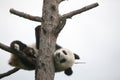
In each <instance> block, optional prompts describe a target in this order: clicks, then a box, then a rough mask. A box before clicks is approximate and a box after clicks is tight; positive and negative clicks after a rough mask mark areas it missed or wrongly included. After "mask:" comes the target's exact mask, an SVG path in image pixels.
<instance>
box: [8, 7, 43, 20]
mask: <svg viewBox="0 0 120 80" xmlns="http://www.w3.org/2000/svg"><path fill="white" fill-rule="evenodd" d="M10 13H12V14H14V15H17V16H20V17H23V18H26V19H29V20H32V21H37V22H42V18H41V17H38V16H32V15H30V14H26V13H24V12H20V11H17V10H14V9H10Z"/></svg>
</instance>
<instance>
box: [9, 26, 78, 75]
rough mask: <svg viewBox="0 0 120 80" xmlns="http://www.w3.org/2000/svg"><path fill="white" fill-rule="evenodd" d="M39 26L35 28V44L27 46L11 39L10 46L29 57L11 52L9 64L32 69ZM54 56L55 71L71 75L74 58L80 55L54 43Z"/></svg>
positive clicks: (36, 49)
mask: <svg viewBox="0 0 120 80" xmlns="http://www.w3.org/2000/svg"><path fill="white" fill-rule="evenodd" d="M39 29H40V26H38V27H36V28H35V36H36V44H32V45H30V46H27V45H26V44H24V43H22V42H21V41H18V40H16V41H13V42H12V43H11V44H10V47H11V48H12V49H13V50H14V51H16V52H17V51H21V52H24V55H26V56H27V57H29V58H30V59H29V60H27V61H26V60H24V59H22V58H21V57H19V56H17V55H15V54H11V58H10V60H9V64H10V65H11V66H14V67H17V68H21V69H25V70H34V69H35V64H36V61H33V59H35V58H36V55H37V53H38V49H39V31H40V30H39ZM53 57H54V66H55V72H60V71H64V72H65V74H66V75H71V74H72V73H73V71H72V68H71V67H72V66H73V64H74V63H75V59H80V57H79V56H78V55H77V54H75V53H73V52H71V51H70V50H68V49H66V48H62V47H61V46H59V45H57V44H56V51H55V52H54V54H53Z"/></svg>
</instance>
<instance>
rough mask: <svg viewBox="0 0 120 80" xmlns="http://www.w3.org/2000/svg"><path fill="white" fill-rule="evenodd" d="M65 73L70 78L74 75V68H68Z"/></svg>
mask: <svg viewBox="0 0 120 80" xmlns="http://www.w3.org/2000/svg"><path fill="white" fill-rule="evenodd" d="M64 73H65V74H66V75H68V76H70V75H72V73H73V71H72V68H68V69H66V70H65V71H64Z"/></svg>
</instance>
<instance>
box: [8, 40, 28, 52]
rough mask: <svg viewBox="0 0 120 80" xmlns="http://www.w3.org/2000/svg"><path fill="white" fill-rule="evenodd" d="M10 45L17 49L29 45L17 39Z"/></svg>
mask: <svg viewBox="0 0 120 80" xmlns="http://www.w3.org/2000/svg"><path fill="white" fill-rule="evenodd" d="M10 47H11V48H12V49H14V50H16V51H23V50H24V49H25V48H26V47H27V45H26V44H24V43H22V42H21V41H18V40H16V41H13V42H11V44H10Z"/></svg>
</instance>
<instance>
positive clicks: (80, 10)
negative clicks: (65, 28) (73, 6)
mask: <svg viewBox="0 0 120 80" xmlns="http://www.w3.org/2000/svg"><path fill="white" fill-rule="evenodd" d="M97 6H98V3H93V4H90V5H88V6H85V7H83V8H81V9H78V10H75V11H72V12H69V13H67V14H64V15H62V18H63V19H67V18H71V17H73V16H74V15H77V14H80V13H82V12H85V11H87V10H89V9H92V8H94V7H97Z"/></svg>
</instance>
